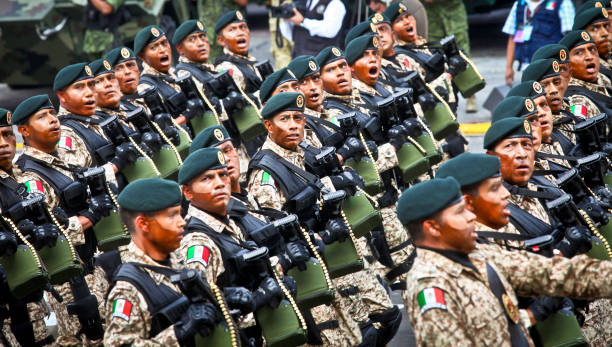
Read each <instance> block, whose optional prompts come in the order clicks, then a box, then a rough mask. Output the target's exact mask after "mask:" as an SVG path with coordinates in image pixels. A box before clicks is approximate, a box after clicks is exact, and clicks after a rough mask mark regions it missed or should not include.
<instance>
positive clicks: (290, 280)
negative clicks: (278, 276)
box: [282, 276, 297, 298]
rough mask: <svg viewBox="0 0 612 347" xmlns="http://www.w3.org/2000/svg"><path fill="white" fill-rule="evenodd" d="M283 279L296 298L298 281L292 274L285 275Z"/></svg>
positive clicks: (290, 292)
mask: <svg viewBox="0 0 612 347" xmlns="http://www.w3.org/2000/svg"><path fill="white" fill-rule="evenodd" d="M282 281H283V285H284V286H285V288H287V290H288V291H289V294H291V296H293V297H294V298H295V297H296V296H297V282H295V280H294V279H293V277H291V276H283V278H282Z"/></svg>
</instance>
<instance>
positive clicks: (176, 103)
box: [139, 74, 187, 118]
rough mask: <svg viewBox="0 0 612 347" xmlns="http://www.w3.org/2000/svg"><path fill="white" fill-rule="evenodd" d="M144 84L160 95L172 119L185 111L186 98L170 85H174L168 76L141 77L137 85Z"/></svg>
mask: <svg viewBox="0 0 612 347" xmlns="http://www.w3.org/2000/svg"><path fill="white" fill-rule="evenodd" d="M143 82H144V83H146V84H149V85H152V86H155V87H156V88H157V92H158V93H159V94H160V95H161V97H162V99H163V101H164V104H165V105H166V106H167V107H168V108H169V111H170V114H171V115H172V117H173V118H175V117H178V115H180V114H181V113H183V112H184V111H185V108H186V107H187V98H186V97H185V94H183V93H182V92H178V91H176V89H174V88H173V87H172V86H171V85H170V83H175V81H174V79H173V78H172V77H170V76H164V75H149V74H145V75H141V76H140V81H139V83H143Z"/></svg>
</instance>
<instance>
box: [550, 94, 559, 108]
mask: <svg viewBox="0 0 612 347" xmlns="http://www.w3.org/2000/svg"><path fill="white" fill-rule="evenodd" d="M550 104H551V105H554V106H557V105H559V104H561V98H560V97H558V96H555V97H552V98H551V99H550Z"/></svg>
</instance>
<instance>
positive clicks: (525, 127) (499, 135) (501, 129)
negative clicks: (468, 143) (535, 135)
mask: <svg viewBox="0 0 612 347" xmlns="http://www.w3.org/2000/svg"><path fill="white" fill-rule="evenodd" d="M515 137H529V138H531V137H532V136H531V125H530V124H529V121H528V120H527V119H525V118H514V117H512V118H504V119H501V120H499V121H497V122H494V123H491V126H490V127H489V129H488V130H487V132H486V133H485V136H484V141H483V148H484V149H491V150H492V149H493V148H494V147H495V145H497V143H499V142H500V141H502V140H505V139H509V138H515Z"/></svg>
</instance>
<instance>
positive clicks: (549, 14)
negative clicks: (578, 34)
mask: <svg viewBox="0 0 612 347" xmlns="http://www.w3.org/2000/svg"><path fill="white" fill-rule="evenodd" d="M525 1H529V0H519V1H518V3H517V6H516V28H517V30H520V28H521V27H522V26H523V25H526V24H527V23H525V13H526V11H527V5H526V4H525ZM561 2H562V0H545V1H544V2H542V3H541V4H540V5H538V8H537V9H536V10H535V15H533V17H532V18H531V25H532V26H533V29H532V32H531V38H530V39H529V41H527V42H523V43H516V46H515V47H516V48H515V53H514V59H515V60H518V61H519V69H520V64H522V63H526V64H528V63H529V62H530V61H531V56H533V53H535V51H536V50H537V49H538V48H540V47H542V46H544V45H547V44H549V43H557V42H559V40H561V38H562V37H563V35H562V34H561V19H559V9H560V8H561ZM551 7H552V9H549V8H551Z"/></svg>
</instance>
